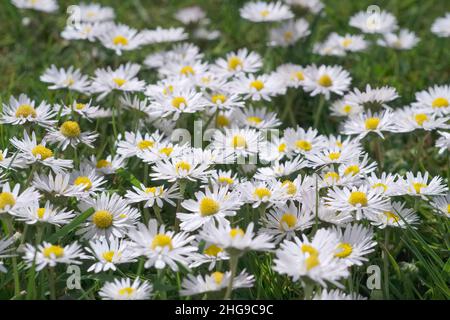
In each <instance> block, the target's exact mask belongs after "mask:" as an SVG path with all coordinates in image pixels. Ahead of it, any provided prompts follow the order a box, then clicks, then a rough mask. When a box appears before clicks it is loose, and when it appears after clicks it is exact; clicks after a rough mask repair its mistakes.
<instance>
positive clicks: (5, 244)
mask: <svg viewBox="0 0 450 320" xmlns="http://www.w3.org/2000/svg"><path fill="white" fill-rule="evenodd" d="M14 242H16V238H15V237H14V236H12V237H10V238H6V237H5V238H3V239H0V259H4V258H10V257H13V256H15V254H14V250H15V248H13V247H11V246H12V245H13V244H14ZM0 272H3V273H6V272H8V270H6V268H5V267H4V266H3V261H1V260H0Z"/></svg>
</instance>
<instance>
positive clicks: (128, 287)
mask: <svg viewBox="0 0 450 320" xmlns="http://www.w3.org/2000/svg"><path fill="white" fill-rule="evenodd" d="M152 290H153V286H152V285H151V284H149V283H148V281H143V282H141V281H140V280H139V278H136V279H134V281H133V282H131V280H130V279H129V278H122V279H115V280H114V282H106V283H105V284H104V285H103V287H102V289H101V290H100V291H99V293H98V294H99V296H100V297H101V298H102V300H148V299H150V296H151V295H152Z"/></svg>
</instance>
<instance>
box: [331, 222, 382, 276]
mask: <svg viewBox="0 0 450 320" xmlns="http://www.w3.org/2000/svg"><path fill="white" fill-rule="evenodd" d="M331 231H332V232H334V233H336V235H337V237H338V239H340V242H339V244H338V246H337V248H336V253H335V254H334V255H335V256H336V257H337V258H339V259H341V260H342V261H343V262H344V263H345V264H347V265H348V266H349V267H350V266H352V265H357V266H361V265H362V264H363V262H365V261H368V259H367V258H366V257H364V256H366V255H368V254H369V253H371V252H373V251H375V249H374V248H373V247H375V246H376V244H377V243H376V242H375V241H373V231H372V229H370V228H365V227H363V226H362V225H360V224H353V225H352V224H348V225H347V226H346V227H345V229H344V231H343V230H342V229H341V228H336V227H334V228H332V229H331Z"/></svg>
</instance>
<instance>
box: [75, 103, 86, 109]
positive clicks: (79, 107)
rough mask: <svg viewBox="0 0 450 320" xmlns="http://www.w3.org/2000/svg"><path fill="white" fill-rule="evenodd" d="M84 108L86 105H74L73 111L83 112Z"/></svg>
mask: <svg viewBox="0 0 450 320" xmlns="http://www.w3.org/2000/svg"><path fill="white" fill-rule="evenodd" d="M85 107H86V105H85V104H84V103H76V104H75V109H77V110H83V109H84V108H85Z"/></svg>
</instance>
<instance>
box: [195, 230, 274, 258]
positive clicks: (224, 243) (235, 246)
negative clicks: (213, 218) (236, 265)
mask: <svg viewBox="0 0 450 320" xmlns="http://www.w3.org/2000/svg"><path fill="white" fill-rule="evenodd" d="M253 227H254V225H253V223H250V224H249V225H248V226H247V230H246V231H244V230H242V229H241V228H239V227H235V228H231V227H230V225H229V224H218V225H217V226H216V225H215V224H213V223H211V224H207V225H205V226H204V227H203V229H202V230H201V231H200V233H199V237H200V238H201V239H203V240H205V241H207V242H210V243H213V244H215V245H217V246H219V247H220V248H224V249H225V250H226V251H227V252H228V253H229V254H233V255H236V254H237V255H242V254H243V253H245V252H246V251H250V250H252V251H266V250H270V249H272V248H273V247H274V244H273V243H272V237H271V236H269V235H268V234H260V235H256V236H255V234H254V232H253Z"/></svg>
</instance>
